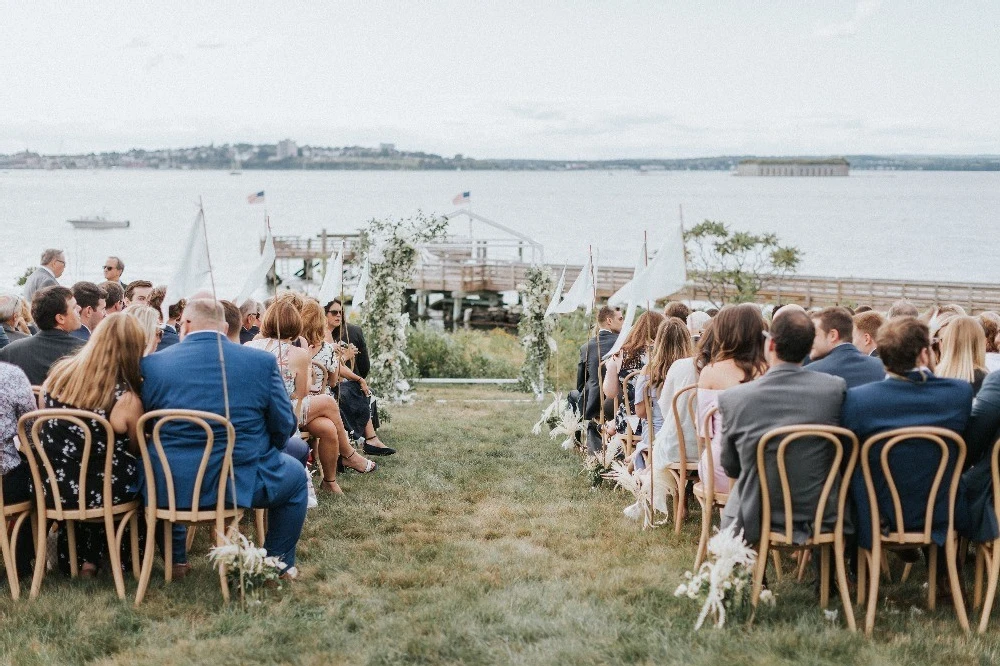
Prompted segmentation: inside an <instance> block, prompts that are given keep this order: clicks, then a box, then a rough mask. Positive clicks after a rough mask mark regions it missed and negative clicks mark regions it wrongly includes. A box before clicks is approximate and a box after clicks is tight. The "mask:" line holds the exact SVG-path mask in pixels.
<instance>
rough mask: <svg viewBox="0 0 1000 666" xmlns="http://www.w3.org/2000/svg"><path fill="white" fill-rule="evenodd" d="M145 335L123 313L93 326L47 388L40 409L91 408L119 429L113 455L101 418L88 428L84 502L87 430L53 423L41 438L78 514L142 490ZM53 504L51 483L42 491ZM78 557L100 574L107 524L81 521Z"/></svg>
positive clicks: (85, 571)
mask: <svg viewBox="0 0 1000 666" xmlns="http://www.w3.org/2000/svg"><path fill="white" fill-rule="evenodd" d="M146 346H147V341H146V336H145V334H144V332H143V330H142V327H141V326H140V324H139V321H138V320H137V319H136V318H135V317H132V316H129V315H126V314H124V313H114V314H110V315H108V316H107V317H105V318H104V319H103V320H102V321H101V323H100V324H98V325H97V327H96V328H95V329H94V332H93V333H92V334H91V337H90V340H89V341H88V342H87V344H86V345H84V346H83V347H82V348H81V349H80V351H79V352H77V354H76V355H75V356H71V357H69V358H65V359H62V360H61V361H58V362H57V363H56V364H55V365H54V366H53V367H52V369H51V370H50V371H49V375H48V377H47V378H46V380H45V383H44V384H43V386H42V395H41V404H42V406H43V407H45V408H47V409H48V408H69V409H85V410H88V411H91V412H94V413H95V414H97V415H98V416H101V417H103V418H105V419H107V420H108V422H109V423H110V424H111V428H112V429H113V430H114V449H113V450H112V451H110V452H109V451H106V441H107V440H106V438H105V433H104V430H103V429H102V428H101V427H100V426H99V425H98V423H97V422H96V421H91V423H90V424H88V425H89V426H90V428H91V432H92V433H93V439H92V440H91V448H90V459H89V462H88V465H87V496H86V497H83V498H81V497H78V496H77V492H78V490H79V488H78V486H77V483H78V481H79V478H80V467H81V465H82V463H83V459H82V457H81V456H82V455H83V446H84V434H83V432H82V431H81V430H80V429H79V428H77V427H75V426H73V425H72V424H70V423H67V422H65V421H48V422H47V423H45V424H44V425H43V426H42V429H41V432H40V437H41V441H42V445H43V446H44V448H45V453H46V455H47V456H48V458H49V461H50V462H51V463H52V468H53V471H54V472H55V477H56V484H57V486H58V488H59V495H60V498H61V500H62V505H63V507H64V508H67V509H75V508H78V507H79V504H80V502H83V503H84V504H85V505H86V507H87V508H90V509H95V508H100V507H101V506H102V505H103V504H102V503H103V501H104V500H105V499H107V500H109V501H112V502H114V503H116V504H117V503H122V502H127V501H129V500H131V499H134V498H135V496H136V495H137V492H138V481H139V465H138V463H137V461H136V458H135V456H134V455H133V452H134V451H135V450H136V449H135V444H134V442H135V441H136V440H137V436H136V429H135V427H136V423H137V422H138V421H139V417H140V416H142V413H143V408H142V401H141V400H140V398H139V396H140V395H141V391H142V375H141V373H140V366H139V362H140V360H141V359H142V357H143V355H144V352H145V350H146ZM107 455H111V470H112V474H113V476H112V479H111V492H112V497H110V498H104V497H103V491H104V460H105V456H107ZM42 490H43V492H44V493H45V495H46V503H47V504H48V505H49V506H53V502H54V501H55V500H54V498H53V497H51V496H50V495H49V492H50V489H49V483H48V482H46V483H44V484H43V486H42ZM76 531H77V555H78V558H79V559H80V563H79V565H80V575H81V576H94V575H95V574H96V572H97V568H98V565H99V564H100V562H101V559H102V556H103V552H104V548H105V545H106V539H105V536H104V527H103V526H101V525H95V524H90V523H79V524H77V526H76ZM59 555H60V559H61V560H62V562H63V564H65V565H67V566H68V556H67V553H66V552H64V551H63V549H60V553H59Z"/></svg>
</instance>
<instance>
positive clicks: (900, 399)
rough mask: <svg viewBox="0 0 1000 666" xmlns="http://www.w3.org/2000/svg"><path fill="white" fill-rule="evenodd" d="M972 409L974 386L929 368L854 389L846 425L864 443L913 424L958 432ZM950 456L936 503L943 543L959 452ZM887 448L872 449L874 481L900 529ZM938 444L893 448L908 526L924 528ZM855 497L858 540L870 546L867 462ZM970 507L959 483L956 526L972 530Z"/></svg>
mask: <svg viewBox="0 0 1000 666" xmlns="http://www.w3.org/2000/svg"><path fill="white" fill-rule="evenodd" d="M971 409H972V385H971V384H969V382H965V381H961V380H958V379H945V378H943V377H936V376H934V374H933V373H931V372H928V371H926V370H925V371H919V370H914V371H911V372H910V373H907V375H906V378H905V379H900V378H897V377H889V378H887V379H883V380H882V381H880V382H873V383H871V384H865V385H864V386H858V387H857V388H852V389H850V390H849V391H848V392H847V399H846V400H844V413H843V416H842V419H841V420H842V425H843V426H844V427H845V428H848V429H850V430H852V431H854V434H856V435H857V436H858V441H859V442H860V443H861V444H862V445H863V444H864V442H865V440H866V439H868V438H869V437H871V436H872V435H875V434H878V433H880V432H885V431H886V430H892V429H893V428H903V427H907V426H935V427H939V428H947V429H948V430H953V431H955V432H957V433H958V434H962V433H963V432H964V431H965V426H966V424H967V423H968V420H969V412H970V410H971ZM949 448H951V449H952V451H951V455H950V456H949V463H948V467H947V469H946V470H945V477H944V480H942V482H941V487H940V489H939V492H938V497H937V499H936V504H935V507H934V517H933V527H932V532H931V534H932V536H933V538H934V541H935V542H936V543H937V544H938V545H943V544H944V539H945V535H946V533H947V530H948V504H947V501H948V485H949V483H948V481H947V480H948V479H949V475H950V474H951V473H952V471H953V470H954V469H955V451H954V448H953V447H949ZM881 451H882V447H881V446H877V447H874V448H873V449H872V450H871V453H870V454H869V461H870V463H871V471H872V481H873V483H874V485H875V495H876V497H877V499H878V504H879V516H880V517H881V519H882V521H883V522H884V523H886V524H887V525H889V526H890V527H891V528H892V529H895V524H894V521H895V518H894V516H893V509H892V498H891V496H890V494H889V487H888V485H887V484H886V481H885V476H884V475H883V474H882V471H881V463H880V462H879V461H880V456H881ZM940 455H941V454H940V451H939V449H938V447H937V446H936V445H934V444H932V443H930V442H926V441H904V442H900V443H899V444H897V445H896V446H895V447H893V449H892V452H891V454H890V455H889V466H890V467H891V468H892V470H893V477H894V478H895V479H896V490H897V491H898V492H899V499H900V502H901V503H902V507H903V523H904V525H905V527H906V528H908V529H922V527H923V524H924V512H925V511H926V509H927V496H928V493H929V492H930V486H931V482H932V481H933V478H934V473H935V472H936V471H937V465H938V462H939V461H940ZM851 497H852V498H853V500H854V505H855V507H856V508H857V523H856V525H857V532H858V545H860V546H861V547H862V548H870V547H871V542H872V525H871V508H870V505H869V503H868V493H867V491H866V490H865V484H864V479H863V478H862V474H861V461H860V459H859V460H858V466H857V469H856V470H855V472H854V477H853V478H852V479H851ZM966 514H967V510H966V507H965V498H964V494H963V487H962V486H960V487H959V492H958V497H957V498H956V503H955V528H956V529H960V530H961V531H962V532H965V531H966V526H967V515H966Z"/></svg>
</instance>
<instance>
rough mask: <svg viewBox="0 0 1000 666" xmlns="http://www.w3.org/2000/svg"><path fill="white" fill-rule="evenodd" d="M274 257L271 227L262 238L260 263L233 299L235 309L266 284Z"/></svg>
mask: <svg viewBox="0 0 1000 666" xmlns="http://www.w3.org/2000/svg"><path fill="white" fill-rule="evenodd" d="M275 256H276V252H275V251H274V238H272V237H271V227H270V226H268V227H267V234H266V235H265V236H264V248H263V249H262V250H261V252H260V261H258V262H257V265H256V266H254V267H253V270H252V271H250V274H249V275H248V276H247V279H246V282H244V283H243V288H242V289H240V293H239V295H238V296H237V297H236V298H234V299H233V304H234V305H236V307H240V306H241V305H243V304H244V303H245V302H246V301H247V300H248V299H249V298H250V297H251V296H253V293H254V292H255V291H257V290H258V289H260V288H261V287H262V286H263V285H265V284H267V274H268V273H270V272H271V267H272V266H274V259H275Z"/></svg>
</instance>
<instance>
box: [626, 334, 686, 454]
mask: <svg viewBox="0 0 1000 666" xmlns="http://www.w3.org/2000/svg"><path fill="white" fill-rule="evenodd" d="M693 352H694V347H693V345H692V343H691V333H690V331H689V330H688V328H687V325H686V324H685V323H684V322H682V321H681V320H680V319H678V318H676V317H668V318H667V319H665V320H664V321H663V322H662V323H661V324H660V327H659V328H658V329H657V330H656V339H655V340H654V341H653V346H652V348H651V351H650V357H649V363H647V364H646V367H645V369H644V370H643V371H642V373H641V374H640V375H639V376H638V377H637V378H636V381H635V415H636V416H638V417H639V418H641V419H646V423H647V424H650V423H651V424H652V432H653V434H654V436H655V433H658V432H660V430H662V429H663V412H662V411H661V410H660V405H659V398H660V391H661V389H662V388H663V385H664V382H665V381H666V379H667V373H668V372H669V371H670V366H672V365H673V364H674V361H679V360H680V359H683V358H690V356H691V354H692V353H693ZM647 395H648V396H649V399H650V405H651V411H652V412H653V413H652V414H646V404H645V400H646V396H647ZM671 397H673V396H671ZM649 440H650V428H649V427H648V425H647V427H646V428H644V429H643V433H642V443H641V444H640V445H639V446H638V447H636V452H637V453H638V454H639V455H638V456H637V457H636V467H639V468H643V467H645V466H646V464H645V463H646V461H645V460H644V459H643V457H642V456H643V455H644V454H643V452H644V451H648V450H649V446H650V444H649Z"/></svg>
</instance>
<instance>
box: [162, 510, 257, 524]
mask: <svg viewBox="0 0 1000 666" xmlns="http://www.w3.org/2000/svg"><path fill="white" fill-rule="evenodd" d="M154 515H155V517H156V519H157V520H172V521H173V522H174V523H182V524H183V523H209V522H215V520H216V515H217V514H216V512H215V509H212V510H211V511H209V510H204V511H176V512H174V513H173V514H171V512H170V509H156V510H155V514H154ZM221 515H222V517H223V518H224V519H229V518H236V517H237V516H240V517H242V516H243V509H242V508H237V509H224V510H223V511H222V512H221Z"/></svg>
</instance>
